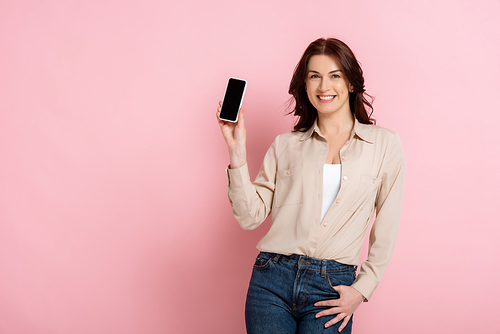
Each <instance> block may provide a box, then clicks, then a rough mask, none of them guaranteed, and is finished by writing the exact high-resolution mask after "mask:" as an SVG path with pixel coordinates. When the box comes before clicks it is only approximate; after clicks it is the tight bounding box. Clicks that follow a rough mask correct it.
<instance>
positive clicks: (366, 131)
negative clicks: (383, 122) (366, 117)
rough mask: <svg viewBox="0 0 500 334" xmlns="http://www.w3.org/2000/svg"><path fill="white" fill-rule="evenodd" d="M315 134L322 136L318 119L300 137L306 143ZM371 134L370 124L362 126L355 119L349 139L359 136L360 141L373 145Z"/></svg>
mask: <svg viewBox="0 0 500 334" xmlns="http://www.w3.org/2000/svg"><path fill="white" fill-rule="evenodd" d="M314 132H316V133H317V134H318V135H320V136H322V135H321V132H320V131H319V127H318V119H315V120H314V124H313V125H312V126H311V127H310V128H309V130H307V131H306V132H304V134H303V135H302V137H300V141H304V140H306V139H309V138H310V137H311V136H312V135H313V133H314ZM371 132H372V131H371V127H370V125H369V124H361V123H359V122H358V120H357V119H356V118H355V119H354V128H353V129H352V132H351V136H350V137H349V139H351V138H352V137H354V136H357V137H358V138H359V139H361V140H363V141H365V142H367V143H370V144H373V139H372V136H371Z"/></svg>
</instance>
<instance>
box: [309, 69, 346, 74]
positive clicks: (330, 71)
mask: <svg viewBox="0 0 500 334" xmlns="http://www.w3.org/2000/svg"><path fill="white" fill-rule="evenodd" d="M309 72H313V73H318V74H319V72H318V71H315V70H309V71H307V73H309ZM335 72H342V70H333V71H330V72H328V74H331V73H335Z"/></svg>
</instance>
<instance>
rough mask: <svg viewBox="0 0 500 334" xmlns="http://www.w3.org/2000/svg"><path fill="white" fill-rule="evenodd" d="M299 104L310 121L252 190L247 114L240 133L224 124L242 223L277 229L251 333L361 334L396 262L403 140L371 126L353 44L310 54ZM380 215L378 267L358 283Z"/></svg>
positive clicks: (257, 268) (334, 44)
mask: <svg viewBox="0 0 500 334" xmlns="http://www.w3.org/2000/svg"><path fill="white" fill-rule="evenodd" d="M289 93H290V94H292V97H293V100H294V102H295V108H294V110H293V111H292V112H294V114H295V115H296V116H298V117H299V120H298V122H297V124H296V125H295V128H294V131H293V132H290V133H285V134H282V135H279V136H278V137H277V138H276V140H275V141H274V143H273V144H272V145H271V147H270V148H269V150H268V152H267V154H266V156H265V158H264V162H263V164H262V167H261V169H260V171H259V174H258V176H257V178H256V179H255V181H254V182H253V183H251V182H250V176H249V173H248V167H247V161H246V129H245V117H244V115H243V113H242V114H241V117H240V119H239V120H238V122H237V123H232V122H225V121H223V120H220V119H218V122H219V126H220V129H221V131H222V134H223V136H224V139H225V140H226V144H227V147H228V150H229V157H230V161H231V163H230V166H229V168H228V169H227V177H228V183H227V184H228V196H229V200H230V203H231V206H232V208H233V214H234V216H235V218H236V219H237V220H238V222H239V223H240V225H241V226H242V227H243V228H244V229H254V228H257V227H258V226H259V225H260V224H261V223H262V222H263V221H264V220H265V219H266V217H267V216H268V215H271V219H272V224H271V228H270V230H269V232H268V233H267V234H266V235H265V236H264V238H262V240H261V241H260V242H259V244H258V246H257V248H258V249H259V250H260V254H259V255H258V256H257V259H256V261H255V265H254V268H253V272H252V278H251V280H250V285H249V288H248V294H247V301H246V309H245V317H246V326H247V332H248V333H259V334H263V333H264V334H265V333H269V334H271V333H278V332H279V333H290V334H292V333H304V334H305V333H307V334H311V333H334V332H338V331H343V333H351V330H352V316H353V313H354V311H355V310H356V309H357V308H358V306H359V305H360V304H361V303H362V302H363V301H368V299H369V298H370V297H371V295H372V293H373V291H374V290H375V288H376V287H377V285H378V283H379V282H380V280H381V278H382V276H383V274H384V272H385V270H386V269H387V266H388V265H389V261H390V258H391V255H392V252H393V248H394V244H395V241H396V234H397V230H398V225H399V217H400V211H401V202H402V193H403V183H404V172H405V160H404V155H403V150H402V147H401V143H400V140H399V137H398V136H397V134H395V133H394V132H392V131H390V130H387V129H384V128H382V127H379V126H376V125H373V124H372V121H371V119H370V116H369V115H368V113H367V110H366V108H368V109H370V110H373V108H372V106H371V104H370V103H369V102H368V101H367V100H366V98H365V97H364V95H365V90H364V78H363V72H362V70H361V68H360V67H359V64H358V62H357V60H356V58H355V57H354V54H353V53H352V51H351V50H350V49H349V47H348V46H347V45H345V44H344V43H343V42H341V41H339V40H337V39H318V40H316V41H314V42H313V43H311V44H310V45H309V47H308V48H307V49H306V51H305V52H304V55H303V56H302V58H301V60H300V61H299V64H298V65H297V67H296V69H295V72H294V75H293V77H292V81H291V83H290V89H289ZM219 112H220V104H219V109H218V111H217V115H218V114H219ZM375 210H376V211H377V217H376V219H375V222H374V224H373V226H372V228H371V231H370V234H371V238H370V245H369V247H370V250H369V255H368V258H367V260H366V261H364V262H363V263H362V264H361V266H360V270H359V275H356V271H357V270H356V269H357V266H358V265H359V260H360V259H359V258H360V253H361V248H362V244H363V240H364V238H365V236H366V234H367V233H368V231H369V230H370V223H371V221H372V217H373V214H374V212H375ZM325 328H326V330H325Z"/></svg>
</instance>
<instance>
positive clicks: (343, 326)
mask: <svg viewBox="0 0 500 334" xmlns="http://www.w3.org/2000/svg"><path fill="white" fill-rule="evenodd" d="M349 319H351V316H350V315H348V316H347V317H345V318H344V321H342V325H340V327H339V332H341V331H342V330H343V329H344V328H345V326H347V323H348V322H349Z"/></svg>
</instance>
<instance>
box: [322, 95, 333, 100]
mask: <svg viewBox="0 0 500 334" xmlns="http://www.w3.org/2000/svg"><path fill="white" fill-rule="evenodd" d="M335 96H336V95H318V97H319V99H320V100H321V101H331V100H333V98H334V97H335Z"/></svg>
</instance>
